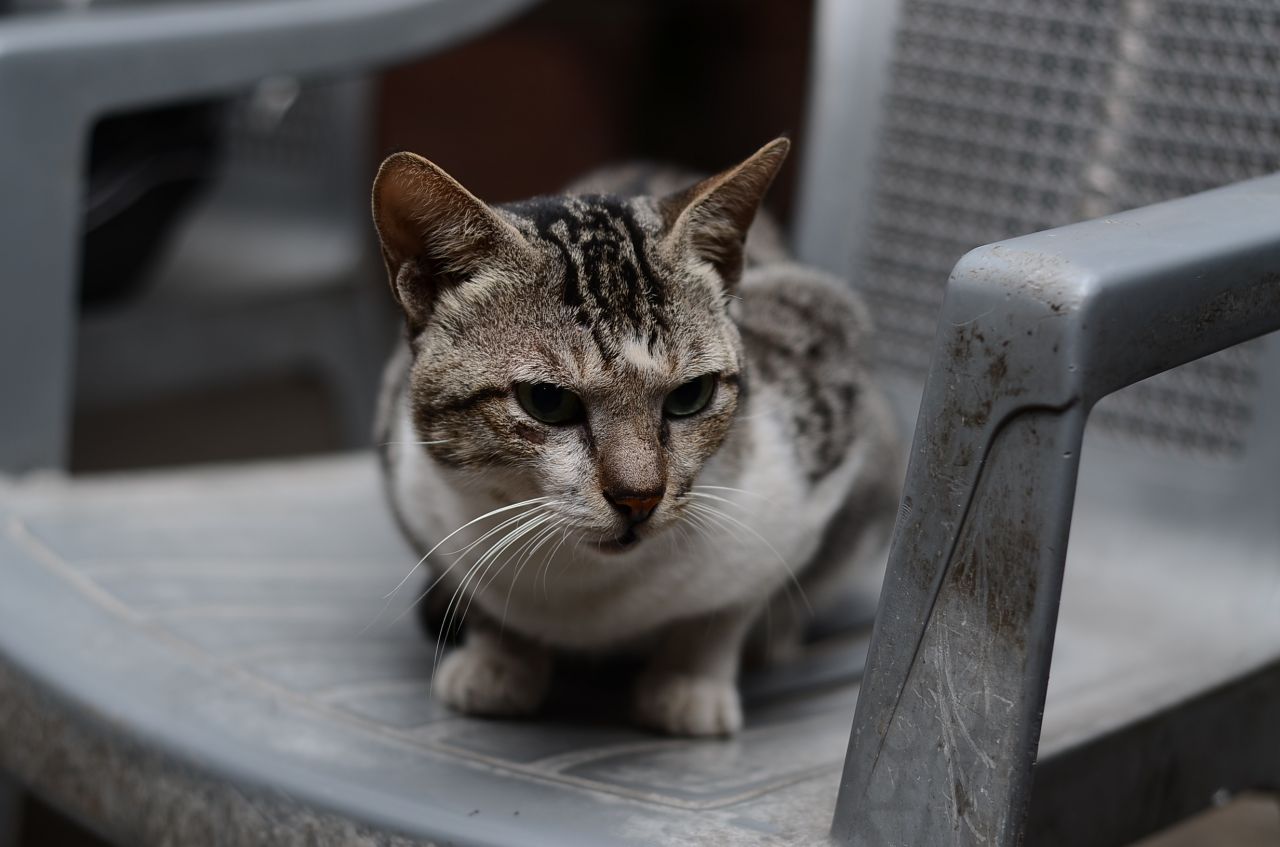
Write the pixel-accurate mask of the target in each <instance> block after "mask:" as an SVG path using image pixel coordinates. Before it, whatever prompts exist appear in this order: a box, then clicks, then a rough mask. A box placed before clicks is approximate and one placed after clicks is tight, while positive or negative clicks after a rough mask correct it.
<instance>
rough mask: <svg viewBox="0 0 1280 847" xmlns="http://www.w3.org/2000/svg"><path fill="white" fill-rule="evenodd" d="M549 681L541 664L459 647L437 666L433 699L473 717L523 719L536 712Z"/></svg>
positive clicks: (490, 649) (495, 652) (497, 652)
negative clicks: (520, 717) (513, 717)
mask: <svg viewBox="0 0 1280 847" xmlns="http://www.w3.org/2000/svg"><path fill="white" fill-rule="evenodd" d="M549 681H550V672H549V668H548V667H547V666H546V664H545V663H541V662H530V661H528V660H527V659H524V658H522V657H520V656H516V655H513V654H511V653H505V652H502V651H501V650H495V649H493V648H488V647H471V646H464V647H459V648H457V649H455V650H453V651H451V652H450V653H449V654H448V655H446V656H445V657H444V660H443V661H441V662H440V667H439V668H438V669H437V670H436V675H435V679H434V680H433V682H432V688H433V690H434V692H435V696H436V697H437V698H439V699H440V700H441V701H442V702H443V703H445V704H446V705H449V706H452V707H453V708H455V709H457V710H458V711H460V712H466V713H468V714H473V715H524V714H528V713H529V712H532V711H533V710H535V709H537V708H538V706H539V705H541V704H542V700H543V698H544V697H545V696H546V694H547V684H548V682H549Z"/></svg>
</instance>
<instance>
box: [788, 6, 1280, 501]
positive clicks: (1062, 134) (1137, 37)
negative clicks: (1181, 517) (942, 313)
mask: <svg viewBox="0 0 1280 847" xmlns="http://www.w3.org/2000/svg"><path fill="white" fill-rule="evenodd" d="M818 5H819V9H818V18H819V21H818V30H817V37H816V39H815V45H816V57H815V61H814V78H813V85H814V94H813V99H812V100H811V105H810V121H809V131H808V136H807V138H808V147H807V149H806V150H805V156H804V162H803V165H804V168H805V172H804V175H803V178H802V197H801V202H800V206H799V209H800V214H799V218H798V230H797V243H798V246H799V250H800V252H801V255H802V256H803V258H805V259H806V260H807V261H810V262H813V263H815V264H819V265H822V266H825V267H827V268H829V269H831V270H833V271H835V272H837V273H840V274H842V275H846V276H847V277H848V278H849V279H851V280H852V282H853V284H854V285H855V286H856V287H858V288H859V289H860V290H861V291H862V292H863V293H864V294H865V296H866V297H867V298H868V300H869V301H870V302H871V305H872V307H873V310H874V313H875V315H876V316H877V319H878V322H879V327H880V332H879V341H878V349H877V351H876V353H877V359H878V362H879V364H880V365H881V366H882V369H883V371H884V372H885V374H886V377H887V379H888V380H889V381H890V382H895V383H899V384H906V385H918V384H919V383H920V381H921V380H922V378H923V375H924V373H925V371H926V369H927V367H928V362H929V356H930V353H931V352H932V348H933V335H934V327H935V321H936V315H937V309H938V306H939V304H940V302H941V297H942V292H943V288H944V286H945V283H946V280H947V276H948V273H949V271H950V269H951V267H952V266H953V265H954V264H955V262H956V260H957V259H959V258H960V256H961V255H963V254H964V253H965V252H966V251H968V250H969V249H970V248H973V247H976V246H978V245H981V244H985V243H989V242H993V241H998V240H1001V239H1004V238H1008V237H1011V236H1014V235H1020V234H1023V233H1028V232H1033V231H1037V230H1042V229H1047V228H1050V227H1054V226H1058V225H1062V224H1066V223H1071V222H1074V221H1077V220H1083V219H1087V218H1097V217H1104V216H1106V215H1108V214H1110V213H1113V212H1115V211H1119V210H1122V209H1126V208H1132V207H1136V206H1142V205H1146V204H1149V203H1154V202H1158V201H1161V200H1166V199H1171V198H1174V197H1178V196H1182V195H1186V194H1191V193H1194V192H1197V191H1202V190H1205V189H1208V188H1212V187H1215V186H1218V185H1222V184H1226V183H1230V182H1234V181H1237V180H1241V179H1245V178H1248V177H1252V176H1257V175H1261V174H1265V173H1269V172H1273V171H1277V170H1280V7H1271V6H1267V5H1265V4H1258V3H1247V2H1240V1H1239V0H1198V2H1195V3H1173V2H1157V0H1000V2H995V0H900V2H899V0H867V2H864V3H848V2H845V0H820V2H819V4H818ZM1277 225H1278V226H1280V222H1277ZM1277 284H1278V285H1280V281H1278V282H1277ZM903 396H904V397H906V398H907V399H906V400H905V401H904V405H905V406H909V407H910V408H909V409H907V410H906V413H905V414H906V415H909V416H910V419H911V420H914V407H913V406H912V397H913V395H912V394H911V392H910V391H909V390H908V391H906V392H903ZM915 396H917V397H918V395H915ZM1089 436H1090V437H1089V444H1090V446H1091V449H1092V448H1093V447H1100V448H1102V449H1103V450H1104V451H1109V450H1112V449H1114V452H1115V453H1116V455H1117V457H1118V460H1119V461H1120V463H1121V464H1122V465H1124V469H1125V473H1124V474H1121V475H1120V476H1119V477H1118V478H1121V477H1123V478H1126V479H1129V480H1133V481H1134V483H1133V484H1135V485H1138V484H1142V485H1144V486H1146V487H1147V489H1149V488H1150V485H1151V483H1152V482H1153V481H1154V482H1155V484H1157V485H1159V486H1163V487H1164V488H1166V489H1168V488H1174V489H1177V488H1179V487H1182V488H1190V489H1194V491H1195V492H1196V494H1197V495H1198V496H1197V497H1196V498H1195V499H1197V500H1198V501H1201V505H1205V504H1206V503H1207V505H1208V508H1209V509H1210V510H1211V511H1213V512H1215V513H1221V514H1223V515H1225V514H1231V515H1233V517H1237V518H1238V517H1239V516H1240V514H1241V513H1242V512H1243V513H1245V514H1247V515H1249V516H1252V517H1251V518H1250V519H1249V521H1248V522H1249V523H1250V525H1252V526H1255V527H1258V526H1261V525H1262V522H1263V521H1268V522H1274V515H1275V514H1280V486H1277V485H1276V484H1275V481H1274V480H1275V478H1276V475H1277V474H1278V473H1280V338H1276V337H1267V338H1263V339H1258V340H1256V341H1254V342H1251V343H1248V344H1244V345H1241V346H1238V347H1235V348H1232V349H1230V350H1226V351H1223V352H1222V353H1219V354H1217V355H1213V356H1209V357H1206V358H1205V359H1202V360H1199V361H1197V362H1193V363H1191V364H1189V365H1186V366H1184V367H1181V368H1178V369H1176V370H1174V371H1170V372H1168V373H1166V374H1161V375H1159V376H1157V377H1154V378H1152V379H1150V380H1147V381H1146V382H1144V383H1140V384H1138V385H1135V386H1132V387H1131V388H1129V389H1126V390H1124V391H1122V392H1119V393H1117V394H1115V395H1112V396H1111V397H1108V398H1106V399H1105V400H1103V401H1102V402H1101V403H1100V404H1099V405H1098V407H1097V408H1096V409H1095V411H1094V413H1093V415H1092V417H1091V422H1090V432H1089ZM1117 448H1118V449H1117ZM1087 472H1088V465H1087V464H1086V466H1085V470H1084V471H1082V474H1083V473H1087Z"/></svg>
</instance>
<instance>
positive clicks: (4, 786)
mask: <svg viewBox="0 0 1280 847" xmlns="http://www.w3.org/2000/svg"><path fill="white" fill-rule="evenodd" d="M21 832H22V786H21V785H19V784H18V781H17V780H15V779H14V778H13V777H11V776H9V775H8V774H6V773H4V772H3V771H0V847H18V836H19V835H20V834H21Z"/></svg>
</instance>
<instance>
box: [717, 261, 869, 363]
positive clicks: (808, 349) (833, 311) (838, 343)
mask: <svg viewBox="0 0 1280 847" xmlns="http://www.w3.org/2000/svg"><path fill="white" fill-rule="evenodd" d="M738 297H739V302H738V304H737V308H736V310H735V312H736V314H735V318H736V321H737V323H738V327H739V329H740V330H741V331H742V335H743V342H744V343H745V344H746V346H747V349H748V352H749V353H751V352H753V353H756V354H765V353H769V352H772V354H773V355H787V356H789V357H795V358H798V359H800V360H807V361H809V362H810V363H811V364H812V365H815V366H816V365H819V364H823V363H825V362H828V361H834V360H838V361H840V362H842V363H843V364H844V366H846V367H847V366H848V365H849V364H850V363H852V362H861V361H862V360H863V354H864V352H865V351H866V348H867V347H868V345H869V343H870V337H871V333H872V322H871V317H870V313H869V312H868V310H867V307H866V304H865V303H863V301H862V299H861V298H860V297H859V296H858V295H857V294H856V293H855V292H854V291H853V289H852V288H850V287H849V286H848V285H847V284H846V283H845V282H844V281H843V280H841V279H839V278H838V277H835V276H833V275H831V274H829V273H826V272H825V271H822V270H819V269H817V268H813V267H809V266H807V265H801V264H798V263H791V262H786V263H777V264H770V265H766V266H764V267H760V268H754V269H751V270H749V271H748V272H747V273H746V274H745V275H744V276H743V280H742V285H741V287H740V288H739V290H738Z"/></svg>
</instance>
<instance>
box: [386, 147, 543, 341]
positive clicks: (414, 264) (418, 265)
mask: <svg viewBox="0 0 1280 847" xmlns="http://www.w3.org/2000/svg"><path fill="white" fill-rule="evenodd" d="M373 222H374V224H375V226H377V228H378V238H379V239H380V240H381V242H382V259H383V261H384V262H385V263H386V265H387V276H388V277H389V278H390V281H391V293H392V294H393V295H394V296H395V298H396V302H397V303H398V304H400V308H401V309H402V310H403V311H404V314H405V318H406V320H407V321H408V323H409V327H410V329H412V330H415V331H416V330H420V329H422V327H424V326H425V325H426V323H427V320H428V318H430V316H431V312H432V310H433V309H434V307H435V304H436V301H437V300H438V298H439V296H440V294H441V292H443V291H444V290H446V289H447V288H449V287H451V286H454V285H457V284H459V283H461V282H464V281H465V280H466V279H467V278H469V277H470V276H472V275H474V274H475V273H476V272H477V271H478V270H480V269H481V268H482V267H485V266H487V265H492V264H494V263H500V262H502V261H504V260H510V259H511V258H512V257H513V256H515V255H518V254H519V253H520V252H521V251H522V250H524V249H526V248H527V245H526V244H525V242H524V238H523V236H521V235H520V233H519V232H518V231H517V230H516V228H515V227H513V226H512V225H511V224H510V223H508V222H507V221H505V220H503V219H502V218H501V217H500V216H499V215H498V214H497V213H496V212H494V211H493V210H492V209H490V208H489V207H488V206H486V205H485V204H484V202H483V201H481V200H479V199H478V198H476V196H475V195H473V194H472V193H471V192H470V191H467V189H465V188H463V187H462V185H461V184H460V183H459V182H458V181H457V180H455V179H454V178H453V177H451V176H449V175H448V174H447V173H445V172H444V171H443V170H441V169H440V168H439V167H437V166H436V165H435V164H433V163H432V162H429V161H427V160H426V159H424V158H422V157H421V156H417V155H414V154H413V153H394V154H392V155H391V156H389V157H387V160H386V161H385V162H383V163H382V167H381V168H379V169H378V176H377V177H376V178H375V179H374V181H373Z"/></svg>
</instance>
